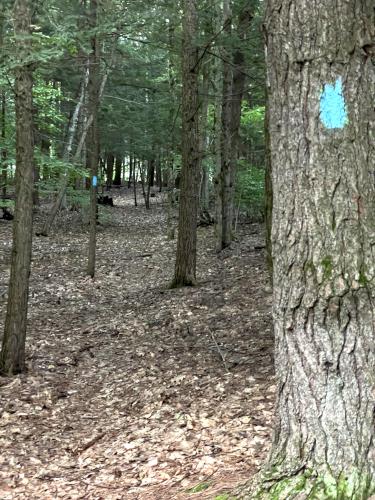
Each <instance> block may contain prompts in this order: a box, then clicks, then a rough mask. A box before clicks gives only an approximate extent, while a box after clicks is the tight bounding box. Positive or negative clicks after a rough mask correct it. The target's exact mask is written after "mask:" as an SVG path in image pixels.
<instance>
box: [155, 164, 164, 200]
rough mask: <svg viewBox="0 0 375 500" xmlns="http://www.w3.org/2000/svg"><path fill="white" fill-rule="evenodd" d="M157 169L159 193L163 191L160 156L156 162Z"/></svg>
mask: <svg viewBox="0 0 375 500" xmlns="http://www.w3.org/2000/svg"><path fill="white" fill-rule="evenodd" d="M155 171H156V184H157V186H158V188H159V193H161V192H162V191H163V175H162V171H161V161H160V157H158V159H157V160H156V162H155Z"/></svg>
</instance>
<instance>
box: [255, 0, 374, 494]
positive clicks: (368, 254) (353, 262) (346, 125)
mask: <svg viewBox="0 0 375 500" xmlns="http://www.w3.org/2000/svg"><path fill="white" fill-rule="evenodd" d="M265 29H266V41H267V68H268V77H269V82H270V91H269V113H270V115H269V126H270V129H269V130H270V146H271V161H272V180H273V191H274V206H273V227H272V245H273V258H274V273H273V278H274V325H275V337H276V373H277V378H278V400H277V408H276V420H275V424H274V437H273V446H272V451H271V454H270V457H269V462H268V468H267V469H266V472H265V473H264V474H263V475H261V476H260V484H259V483H258V484H257V485H256V487H255V488H254V489H253V490H252V491H250V493H249V494H248V496H246V498H249V499H250V498H257V499H267V500H268V499H271V498H278V499H297V498H298V499H307V498H308V499H335V500H338V499H351V500H362V499H368V498H370V497H371V495H373V494H374V493H375V377H374V366H375V349H374V345H375V316H374V314H375V259H374V248H375V183H374V165H375V143H374V136H375V110H374V102H375V85H374V81H375V66H374V62H373V55H374V54H375V11H374V3H373V2H372V1H363V2H360V3H358V2H357V1H356V0H337V1H336V0H335V1H333V0H317V1H316V2H311V1H310V0H300V1H298V2H297V1H289V2H280V1H279V0H269V1H268V6H267V12H266V19H265ZM371 498H372V497H371Z"/></svg>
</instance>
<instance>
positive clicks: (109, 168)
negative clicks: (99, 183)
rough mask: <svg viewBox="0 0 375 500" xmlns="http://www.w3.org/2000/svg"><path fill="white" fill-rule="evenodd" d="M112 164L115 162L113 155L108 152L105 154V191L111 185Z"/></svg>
mask: <svg viewBox="0 0 375 500" xmlns="http://www.w3.org/2000/svg"><path fill="white" fill-rule="evenodd" d="M114 164H115V157H114V155H113V153H108V154H107V181H106V187H107V191H109V190H110V189H111V187H112V182H113V166H114Z"/></svg>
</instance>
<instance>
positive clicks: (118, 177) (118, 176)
mask: <svg viewBox="0 0 375 500" xmlns="http://www.w3.org/2000/svg"><path fill="white" fill-rule="evenodd" d="M121 174H122V158H121V156H116V162H115V179H114V181H113V185H114V186H121V180H122V179H121Z"/></svg>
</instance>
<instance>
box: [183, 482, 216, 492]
mask: <svg viewBox="0 0 375 500" xmlns="http://www.w3.org/2000/svg"><path fill="white" fill-rule="evenodd" d="M210 486H211V485H210V483H200V484H197V485H196V486H194V487H193V488H190V489H189V490H188V493H200V492H201V491H205V490H207V489H208V488H209V487H210Z"/></svg>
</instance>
